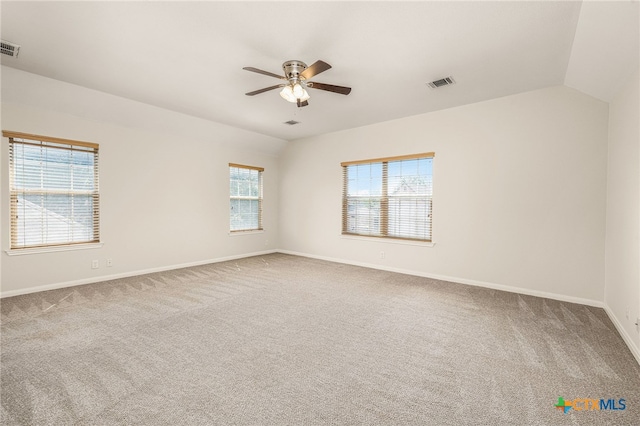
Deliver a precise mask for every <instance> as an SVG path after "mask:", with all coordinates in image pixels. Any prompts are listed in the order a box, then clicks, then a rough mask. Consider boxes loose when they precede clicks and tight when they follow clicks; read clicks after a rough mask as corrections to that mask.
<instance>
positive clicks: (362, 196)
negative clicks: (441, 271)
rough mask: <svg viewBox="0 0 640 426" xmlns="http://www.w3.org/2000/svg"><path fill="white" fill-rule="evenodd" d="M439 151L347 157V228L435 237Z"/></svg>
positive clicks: (344, 223)
mask: <svg viewBox="0 0 640 426" xmlns="http://www.w3.org/2000/svg"><path fill="white" fill-rule="evenodd" d="M433 157H434V153H425V154H414V155H406V156H401V157H389V158H380V159H375V160H362V161H351V162H345V163H342V170H343V193H342V194H343V195H342V233H343V234H351V235H365V236H372V237H386V238H400V239H409V240H419V241H431V231H432V229H431V210H432V207H433V201H432V197H433Z"/></svg>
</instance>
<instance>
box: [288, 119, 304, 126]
mask: <svg viewBox="0 0 640 426" xmlns="http://www.w3.org/2000/svg"><path fill="white" fill-rule="evenodd" d="M284 124H287V125H289V126H295V125H296V124H300V122H299V121H296V120H289V121H285V122H284Z"/></svg>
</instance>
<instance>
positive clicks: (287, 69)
mask: <svg viewBox="0 0 640 426" xmlns="http://www.w3.org/2000/svg"><path fill="white" fill-rule="evenodd" d="M282 69H283V70H284V75H285V77H287V80H289V81H291V82H296V81H299V80H300V74H301V73H302V71H304V70H306V69H307V64H305V63H304V62H302V61H287V62H285V63H284V64H282Z"/></svg>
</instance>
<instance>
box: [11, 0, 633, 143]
mask: <svg viewBox="0 0 640 426" xmlns="http://www.w3.org/2000/svg"><path fill="white" fill-rule="evenodd" d="M0 12H1V14H2V21H1V24H2V26H1V34H2V39H3V40H7V41H10V42H13V43H16V44H19V45H20V46H21V49H20V53H19V56H18V57H17V58H10V57H6V56H4V55H3V57H2V65H5V66H8V67H13V68H17V69H20V70H24V71H27V72H31V73H35V74H39V75H42V76H45V77H50V78H53V79H57V80H61V81H64V82H68V83H73V84H76V85H80V86H84V87H87V88H91V89H95V90H99V91H103V92H106V93H110V94H113V95H117V96H121V97H125V98H129V99H132V100H136V101H139V102H143V103H147V104H150V105H154V106H158V107H162V108H166V109H169V110H173V111H177V112H180V113H184V114H189V115H193V116H196V117H200V118H204V119H208V120H212V121H215V122H220V123H224V124H228V125H231V126H235V127H239V128H243V129H247V130H251V131H255V132H258V133H262V134H266V135H270V136H274V137H277V138H281V139H286V140H292V139H297V138H300V137H305V136H311V135H316V134H322V133H327V132H331V131H337V130H342V129H347V128H353V127H358V126H363V125H367V124H371V123H375V122H380V121H386V120H392V119H397V118H401V117H406V116H411V115H416V114H421V113H426V112H430V111H434V110H439V109H444V108H450V107H454V106H458V105H464V104H469V103H473V102H478V101H482V100H487V99H492V98H497V97H501V96H507V95H511V94H515V93H520V92H524V91H529V90H535V89H539V88H543V87H548V86H554V85H562V84H565V85H567V86H569V87H573V88H575V89H577V90H580V91H582V92H585V93H587V94H589V95H591V96H594V97H597V98H599V99H602V100H604V101H608V100H610V99H611V97H612V96H613V95H614V94H615V93H616V91H617V90H618V89H619V87H620V86H619V84H620V83H621V82H623V81H624V79H625V78H628V77H629V76H630V75H631V73H632V72H633V71H635V70H636V69H637V68H638V63H639V61H638V57H639V53H638V52H639V50H640V47H639V43H638V41H639V39H640V36H639V30H638V27H639V25H638V23H639V13H640V12H639V7H638V2H637V1H620V2H609V1H607V2H569V1H557V2H556V1H539V2H520V1H511V2H506V1H505V2H503V1H498V2H484V1H475V2H460V1H450V2H436V1H433V2H406V3H405V2H391V1H389V2H366V1H360V2H307V1H302V2H300V1H298V2H269V1H259V2H203V1H196V2H186V1H180V2H153V1H146V2H56V1H47V2H11V1H2V3H1V4H0ZM291 59H298V60H302V61H304V62H306V63H307V64H311V63H313V62H314V61H316V60H318V59H321V60H324V61H326V62H328V63H329V64H331V65H332V66H333V68H332V69H330V70H328V71H326V72H324V73H322V74H320V75H318V76H317V77H316V78H314V79H313V80H314V81H319V82H322V83H329V84H338V85H345V86H350V87H352V88H353V90H352V92H351V94H350V95H348V96H343V95H339V94H334V93H329V92H324V91H319V90H310V95H311V99H310V100H309V106H307V107H304V108H298V107H296V105H295V104H291V103H288V102H286V101H284V100H283V99H282V98H281V97H280V96H279V95H278V90H272V91H269V92H265V93H262V94H259V95H256V96H245V93H246V92H250V91H253V90H256V89H260V88H263V87H267V86H272V85H275V84H278V83H279V82H280V81H279V80H277V79H275V78H273V77H270V76H266V75H261V74H257V73H252V72H248V71H245V70H243V69H242V68H243V67H247V66H252V67H256V68H260V69H263V70H267V71H270V72H273V73H276V74H280V73H282V68H281V66H282V63H283V62H284V61H286V60H291ZM448 76H452V77H453V79H454V80H455V82H456V84H454V85H451V86H446V87H442V88H439V89H430V88H429V87H428V86H427V84H426V83H427V82H430V81H432V80H437V79H440V78H443V77H448ZM289 120H295V121H298V122H300V124H297V125H294V126H288V125H285V124H283V123H284V122H286V121H289Z"/></svg>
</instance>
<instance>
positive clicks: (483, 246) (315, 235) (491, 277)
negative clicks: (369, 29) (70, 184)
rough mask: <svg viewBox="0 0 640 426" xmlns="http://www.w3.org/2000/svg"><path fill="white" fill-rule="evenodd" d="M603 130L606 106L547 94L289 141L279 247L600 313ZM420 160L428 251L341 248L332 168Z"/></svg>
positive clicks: (564, 93)
mask: <svg viewBox="0 0 640 426" xmlns="http://www.w3.org/2000/svg"><path fill="white" fill-rule="evenodd" d="M442 90H446V88H445V89H442ZM356 113H357V112H356ZM607 120H608V105H607V104H606V103H604V102H601V101H598V100H596V99H594V98H591V97H590V96H587V95H584V94H582V93H580V92H578V91H575V90H573V89H569V88H566V87H552V88H547V89H542V90H537V91H532V92H527V93H523V94H519V95H515V96H509V97H505V98H500V99H495V100H491V101H487V102H482V103H478V104H473V105H467V106H463V107H458V108H452V109H448V110H443V111H438V112H433V113H429V114H424V115H419V116H414V117H409V118H404V119H400V120H395V121H389V122H384V123H379V124H375V125H371V126H366V127H361V128H356V129H351V130H347V131H342V132H337V133H332V134H326V135H322V136H318V137H313V138H307V139H301V140H297V141H293V142H292V143H290V144H289V145H287V147H286V148H285V150H284V152H283V154H282V158H281V160H280V179H281V185H280V193H281V198H280V203H281V204H280V242H281V247H282V248H283V249H285V250H287V251H289V252H292V253H301V254H306V255H311V256H317V257H322V258H328V259H336V260H340V261H344V262H347V263H356V264H364V265H370V266H374V267H378V268H383V269H390V270H401V271H407V272H410V273H414V274H418V275H425V276H432V277H438V278H451V279H453V280H456V281H459V282H463V283H470V284H480V285H485V286H492V287H495V288H506V289H508V288H512V289H515V290H517V291H521V292H524V293H529V294H536V295H553V296H554V297H557V298H560V299H564V300H572V301H578V302H583V303H590V304H595V305H602V302H603V298H604V295H603V282H604V235H605V198H606V193H605V191H606V158H607ZM429 151H435V153H436V156H435V161H434V207H433V209H434V217H433V235H434V242H435V246H433V247H424V246H416V245H407V244H397V243H391V242H386V241H385V242H382V241H380V240H377V239H369V240H367V239H349V238H344V237H341V235H340V226H341V218H340V210H341V185H342V183H341V168H340V163H341V162H343V161H349V160H361V159H368V158H379V157H387V156H396V155H403V154H412V153H420V152H429ZM381 251H384V252H385V259H380V252H381Z"/></svg>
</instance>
